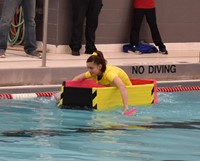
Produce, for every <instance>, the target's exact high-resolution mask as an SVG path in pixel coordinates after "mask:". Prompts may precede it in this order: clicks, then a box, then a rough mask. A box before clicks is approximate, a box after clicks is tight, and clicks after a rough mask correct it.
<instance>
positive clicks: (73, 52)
mask: <svg viewBox="0 0 200 161" xmlns="http://www.w3.org/2000/svg"><path fill="white" fill-rule="evenodd" d="M72 55H73V56H80V52H79V51H75V50H72Z"/></svg>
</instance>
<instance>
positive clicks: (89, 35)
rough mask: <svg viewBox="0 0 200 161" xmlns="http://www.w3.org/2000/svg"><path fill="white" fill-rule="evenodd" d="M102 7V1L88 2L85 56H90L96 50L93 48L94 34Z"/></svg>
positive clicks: (91, 0)
mask: <svg viewBox="0 0 200 161" xmlns="http://www.w3.org/2000/svg"><path fill="white" fill-rule="evenodd" d="M102 6H103V4H102V0H90V3H89V6H88V9H87V13H86V18H87V19H86V30H85V37H86V51H85V53H86V54H92V53H93V52H94V51H96V50H97V49H96V46H95V33H96V29H97V27H98V19H99V14H100V11H101V8H102Z"/></svg>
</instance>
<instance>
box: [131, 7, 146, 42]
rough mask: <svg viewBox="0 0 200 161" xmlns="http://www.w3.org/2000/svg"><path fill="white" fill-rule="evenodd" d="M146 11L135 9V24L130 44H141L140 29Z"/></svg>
mask: <svg viewBox="0 0 200 161" xmlns="http://www.w3.org/2000/svg"><path fill="white" fill-rule="evenodd" d="M144 13H145V12H144V9H134V11H133V23H132V28H131V35H130V44H131V45H137V44H138V43H139V36H140V28H141V25H142V20H143V17H144Z"/></svg>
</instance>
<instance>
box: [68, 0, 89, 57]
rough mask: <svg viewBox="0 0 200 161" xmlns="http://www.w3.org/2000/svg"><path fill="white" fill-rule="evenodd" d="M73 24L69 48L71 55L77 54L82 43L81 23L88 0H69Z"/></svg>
mask: <svg viewBox="0 0 200 161" xmlns="http://www.w3.org/2000/svg"><path fill="white" fill-rule="evenodd" d="M71 3H72V14H73V18H72V19H73V25H72V35H71V42H70V45H69V46H70V48H71V50H72V55H75V56H79V55H80V53H79V50H80V48H81V44H82V36H83V25H84V20H85V15H86V10H87V6H88V3H89V0H71Z"/></svg>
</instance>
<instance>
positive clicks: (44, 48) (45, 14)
mask: <svg viewBox="0 0 200 161" xmlns="http://www.w3.org/2000/svg"><path fill="white" fill-rule="evenodd" d="M48 9H49V0H44V25H43V57H42V67H46V57H47V33H48Z"/></svg>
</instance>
